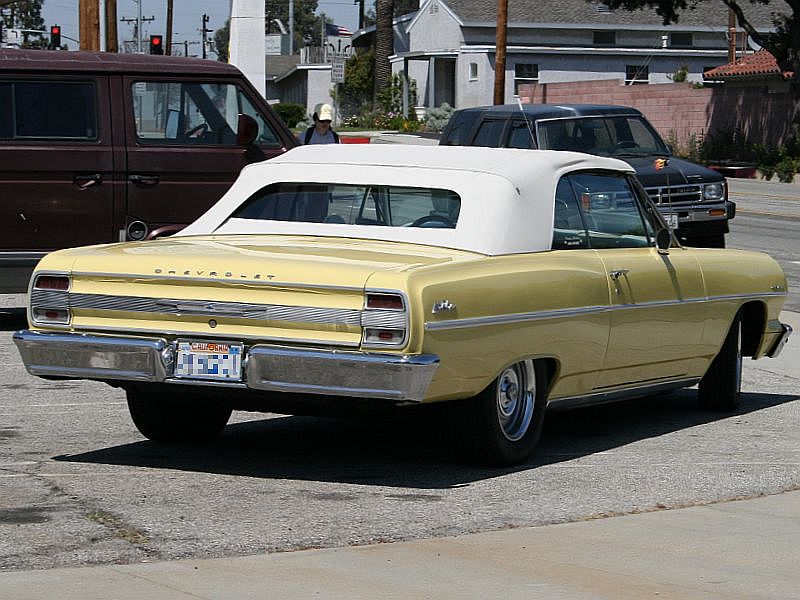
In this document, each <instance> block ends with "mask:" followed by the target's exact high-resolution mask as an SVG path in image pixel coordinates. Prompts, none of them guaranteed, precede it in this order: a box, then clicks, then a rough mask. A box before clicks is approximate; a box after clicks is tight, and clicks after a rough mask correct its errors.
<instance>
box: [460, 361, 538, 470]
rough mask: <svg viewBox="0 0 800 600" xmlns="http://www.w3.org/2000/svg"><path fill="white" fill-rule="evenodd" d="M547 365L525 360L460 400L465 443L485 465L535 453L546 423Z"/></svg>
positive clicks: (508, 462) (507, 462) (511, 461)
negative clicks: (472, 395) (473, 393)
mask: <svg viewBox="0 0 800 600" xmlns="http://www.w3.org/2000/svg"><path fill="white" fill-rule="evenodd" d="M546 384H547V382H546V378H545V373H544V368H543V366H542V365H541V364H537V363H536V362H535V361H533V360H524V361H521V362H518V363H516V364H513V365H511V366H509V367H506V368H505V369H503V371H502V373H500V375H499V376H498V377H497V379H495V380H494V381H493V382H492V383H491V385H489V387H487V388H486V389H485V390H483V391H482V392H481V393H480V394H478V395H477V396H475V397H474V398H470V399H469V400H466V401H464V402H463V403H457V405H456V406H454V407H453V409H454V410H458V411H460V414H459V416H458V420H459V421H460V430H461V444H462V448H463V449H464V450H465V451H466V452H467V454H468V457H469V458H470V459H471V460H472V461H474V462H478V463H481V464H489V465H495V466H506V465H513V464H517V463H520V462H523V461H524V460H526V459H527V458H528V457H530V455H531V454H532V453H533V449H534V448H535V446H536V443H537V442H538V441H539V436H540V434H541V432H542V425H543V424H544V412H545V389H546Z"/></svg>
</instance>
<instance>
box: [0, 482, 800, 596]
mask: <svg viewBox="0 0 800 600" xmlns="http://www.w3.org/2000/svg"><path fill="white" fill-rule="evenodd" d="M799 542H800V491H793V492H787V493H784V494H780V495H777V496H768V497H763V498H756V499H752V500H745V501H733V502H723V503H718V504H712V505H706V506H697V507H691V508H684V509H677V510H669V511H661V512H653V513H646V514H636V515H628V516H622V517H610V518H601V519H596V520H591V521H583V522H576V523H564V524H560V525H548V526H544V527H532V528H522V529H512V530H505V531H497V532H490V533H479V534H473V535H465V536H461V537H457V538H438V539H431V540H421V541H413V542H401V543H394V544H379V545H374V546H362V547H355V548H336V549H328V550H306V551H299V552H289V553H282V554H268V555H262V556H249V557H238V558H222V559H211V560H185V561H172V562H159V563H145V564H136V565H118V566H102V567H85V568H81V569H53V570H47V571H19V572H11V573H2V574H0V597H2V598H4V599H7V600H12V599H13V600H27V599H30V600H41V599H42V598H59V599H61V600H63V599H72V598H74V599H81V600H84V599H85V600H94V599H97V600H101V599H102V600H111V599H118V600H127V599H131V600H133V599H136V600H141V599H142V598H157V599H159V600H178V599H190V598H193V599H197V598H204V599H217V600H223V599H225V600H243V599H248V598H310V597H319V598H334V599H336V598H343V599H344V598H347V599H354V598H403V599H407V598H436V599H439V598H498V597H502V598H505V599H514V598H520V599H527V600H530V599H547V600H561V599H564V600H567V599H568V600H583V599H587V600H588V599H609V600H612V599H613V600H626V599H630V600H634V599H635V600H640V599H642V598H655V597H658V598H659V599H667V598H680V599H694V598H725V599H726V600H731V599H738V598H741V599H747V600H753V599H758V598H764V599H767V598H769V599H770V600H776V599H784V598H785V599H790V598H792V599H794V598H798V596H800V570H799V569H798V565H800V559H799V558H798V556H800V553H799V552H798V548H797V546H798V543H799Z"/></svg>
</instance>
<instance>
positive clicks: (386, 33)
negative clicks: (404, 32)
mask: <svg viewBox="0 0 800 600" xmlns="http://www.w3.org/2000/svg"><path fill="white" fill-rule="evenodd" d="M393 15H394V0H376V1H375V100H376V101H377V98H378V94H379V93H380V92H381V91H382V90H385V89H386V88H388V87H389V84H390V82H391V80H392V67H391V65H390V64H389V57H390V56H391V55H392V54H394V32H393V31H392V16H393Z"/></svg>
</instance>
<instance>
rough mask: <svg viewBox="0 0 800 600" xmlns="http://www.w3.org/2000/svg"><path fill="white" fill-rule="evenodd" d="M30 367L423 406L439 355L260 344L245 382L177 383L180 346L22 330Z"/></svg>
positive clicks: (77, 375)
mask: <svg viewBox="0 0 800 600" xmlns="http://www.w3.org/2000/svg"><path fill="white" fill-rule="evenodd" d="M14 343H15V344H16V345H17V348H18V350H19V353H20V355H21V356H22V361H23V363H24V364H25V368H26V369H27V370H28V372H29V373H31V374H32V375H37V376H39V377H54V378H70V379H96V380H101V381H110V382H125V381H131V382H148V383H175V384H183V385H187V384H188V385H213V386H220V387H236V388H250V389H254V390H270V391H279V392H292V393H303V394H323V395H334V396H354V397H360V398H379V399H387V400H394V401H398V402H422V400H423V399H424V397H425V394H426V392H427V390H428V386H429V385H430V382H431V379H432V378H433V374H434V373H435V372H436V368H437V367H438V366H439V357H438V356H435V355H432V354H421V355H403V354H378V353H364V352H354V351H339V350H318V349H307V348H290V347H285V346H271V345H265V344H256V345H253V346H249V347H247V348H246V356H245V359H244V374H243V379H242V381H241V382H235V383H228V382H217V381H203V380H191V381H189V380H186V379H176V378H174V377H173V376H172V375H173V361H174V355H175V345H174V342H169V341H167V340H165V339H161V338H133V337H120V336H110V335H109V336H105V335H92V334H78V333H49V332H48V333H43V332H38V331H29V330H23V331H18V332H16V333H15V334H14Z"/></svg>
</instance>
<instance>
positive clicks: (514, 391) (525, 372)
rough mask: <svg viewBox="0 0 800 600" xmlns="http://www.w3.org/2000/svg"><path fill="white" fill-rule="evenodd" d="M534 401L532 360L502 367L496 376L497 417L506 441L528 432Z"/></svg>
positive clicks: (534, 383)
mask: <svg viewBox="0 0 800 600" xmlns="http://www.w3.org/2000/svg"><path fill="white" fill-rule="evenodd" d="M535 401H536V375H535V372H534V367H533V361H530V360H526V361H523V362H521V363H517V364H515V365H512V366H510V367H508V368H507V369H505V370H504V371H503V372H502V373H501V374H500V377H498V378H497V418H498V421H499V423H500V428H501V429H502V431H503V435H504V436H505V437H506V439H508V440H509V441H512V442H516V441H518V440H520V439H521V438H522V437H523V436H524V435H525V434H526V433H527V431H528V428H529V427H530V424H531V420H532V418H533V408H534V403H535Z"/></svg>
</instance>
